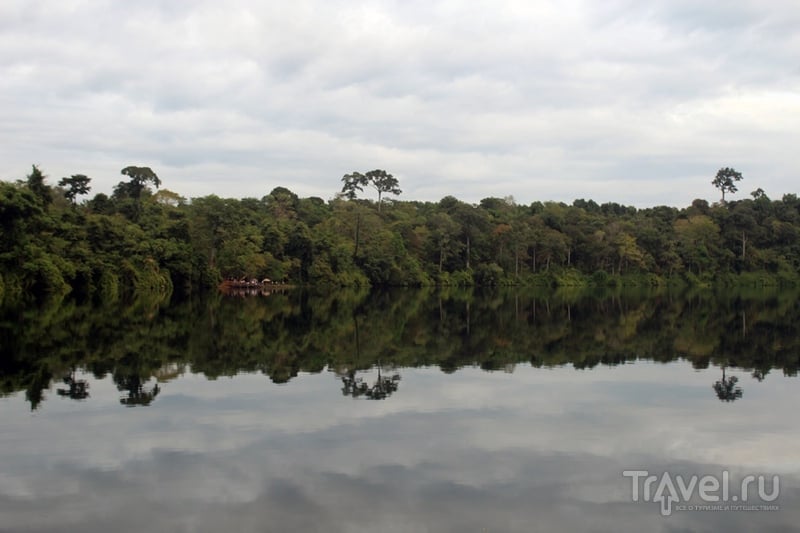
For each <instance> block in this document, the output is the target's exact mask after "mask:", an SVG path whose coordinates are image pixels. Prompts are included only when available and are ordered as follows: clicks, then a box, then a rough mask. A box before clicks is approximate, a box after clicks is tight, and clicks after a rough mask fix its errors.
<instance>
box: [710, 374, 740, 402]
mask: <svg viewBox="0 0 800 533" xmlns="http://www.w3.org/2000/svg"><path fill="white" fill-rule="evenodd" d="M738 382H739V378H737V377H736V376H730V377H727V378H726V377H725V367H724V366H723V367H722V379H721V380H719V381H717V382H716V383H714V391H715V392H716V393H717V398H719V400H720V401H722V402H733V401H736V400H738V399H739V398H741V397H742V388H741V387H740V386H738V385H737V383H738Z"/></svg>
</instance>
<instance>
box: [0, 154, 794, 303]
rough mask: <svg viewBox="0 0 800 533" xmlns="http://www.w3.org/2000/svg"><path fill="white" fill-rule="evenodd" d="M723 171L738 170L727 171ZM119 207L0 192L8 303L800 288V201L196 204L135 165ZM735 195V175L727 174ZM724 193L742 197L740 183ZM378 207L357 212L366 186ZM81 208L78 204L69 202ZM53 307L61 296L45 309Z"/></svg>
mask: <svg viewBox="0 0 800 533" xmlns="http://www.w3.org/2000/svg"><path fill="white" fill-rule="evenodd" d="M723 170H725V169H723ZM122 174H123V175H125V176H128V177H129V178H130V181H123V182H121V183H120V184H119V185H118V186H117V187H116V188H115V191H114V194H113V195H112V196H111V197H108V196H106V195H104V194H98V195H96V196H95V197H94V198H93V199H91V200H89V201H88V202H85V203H83V204H81V205H76V204H75V202H74V200H75V197H76V196H77V195H79V194H84V193H85V192H88V183H89V179H88V178H87V177H86V176H84V175H82V174H75V175H73V176H72V177H71V178H64V179H63V180H62V181H61V182H60V188H56V189H53V188H51V187H49V186H47V185H46V184H45V177H44V174H43V173H42V172H41V170H40V169H39V168H38V167H36V166H34V167H33V170H32V172H31V175H30V176H28V178H27V180H20V181H18V182H17V183H15V184H10V183H3V182H0V230H2V239H0V267H2V272H3V284H4V293H5V295H6V296H5V297H6V298H19V294H20V293H23V294H28V295H31V296H34V297H51V296H52V295H55V294H61V293H63V292H65V291H67V290H70V289H71V290H72V291H73V292H74V293H76V294H77V295H79V296H81V297H91V298H106V297H107V298H110V299H117V298H122V299H129V298H131V297H133V295H135V294H144V293H156V294H167V293H170V292H171V291H173V290H174V291H177V292H180V293H189V292H193V291H194V292H196V291H198V290H202V289H203V288H206V287H213V286H215V285H217V284H219V283H220V282H221V281H222V280H226V279H237V280H240V279H242V278H246V279H256V280H262V279H264V278H267V279H269V280H272V281H276V282H282V283H288V284H293V285H299V284H309V285H320V286H367V285H371V286H424V285H442V286H464V287H467V286H472V285H508V284H513V285H530V286H536V287H583V286H586V285H592V286H594V287H623V286H635V287H642V288H647V287H653V286H662V285H666V284H674V283H680V284H686V285H699V286H711V285H717V284H721V285H739V284H742V285H792V284H797V283H798V282H800V280H799V279H798V278H799V277H800V276H798V272H800V200H798V199H797V196H796V195H791V194H789V195H784V196H783V198H782V199H780V200H770V199H769V197H767V195H766V194H765V193H763V191H760V192H758V194H755V195H754V197H753V198H752V199H750V198H748V199H745V200H741V201H730V202H726V203H721V204H714V205H709V203H708V202H707V201H705V200H695V201H694V202H692V205H690V206H688V207H686V208H683V209H677V208H673V207H666V206H659V207H654V208H648V209H636V208H634V207H630V206H624V205H620V204H616V203H605V204H602V205H598V204H597V203H595V202H593V201H591V200H576V201H575V202H573V204H572V205H567V204H565V203H558V202H534V203H532V204H531V205H527V206H526V205H519V204H517V203H516V202H515V201H514V199H513V198H511V197H507V198H496V197H491V198H484V199H483V200H481V202H480V203H479V204H476V205H473V204H468V203H465V202H461V201H459V200H458V199H456V198H454V197H452V196H448V197H445V198H443V199H442V200H441V201H439V202H436V203H432V202H413V201H412V202H405V201H396V202H394V203H393V204H392V209H386V210H383V211H380V209H381V207H380V206H381V198H382V196H381V195H382V194H384V193H398V194H399V188H398V186H397V185H398V184H397V183H396V180H394V178H393V177H392V176H391V175H390V174H388V173H386V172H385V171H381V170H374V171H370V172H367V173H366V174H360V173H353V174H348V175H346V176H345V177H344V179H343V181H344V188H343V191H344V193H345V194H344V196H345V197H349V198H352V200H349V201H348V200H345V199H343V198H336V199H333V200H331V201H329V202H326V201H324V200H322V199H321V198H299V197H298V196H297V195H296V194H295V193H293V192H292V191H291V190H289V189H287V188H285V187H275V188H274V189H272V191H270V192H269V194H267V195H265V196H264V197H263V198H261V199H260V200H259V199H256V198H244V199H241V200H239V199H225V198H220V197H218V196H214V195H211V196H206V197H202V198H194V199H192V200H191V201H186V200H185V199H183V198H182V197H181V196H180V195H178V194H177V193H173V192H171V191H165V190H162V191H159V192H158V193H157V194H152V192H151V190H150V187H152V186H155V187H160V185H161V180H160V178H159V177H158V176H157V175H156V174H155V173H154V172H153V171H152V169H150V168H149V167H134V166H130V167H126V168H124V169H123V170H122ZM723 177H729V178H730V179H731V180H733V181H732V183H734V184H735V182H736V179H735V175H733V174H731V173H730V172H726V173H723ZM723 185H724V186H725V187H726V188H725V191H727V192H731V189H730V187H729V186H728V184H727V183H723ZM366 186H372V187H374V188H376V190H377V191H378V202H377V204H375V203H373V202H370V201H368V200H359V199H356V198H355V196H356V193H357V192H359V191H361V190H362V189H363V187H366ZM67 199H69V200H72V203H70V202H67ZM48 295H50V296H48Z"/></svg>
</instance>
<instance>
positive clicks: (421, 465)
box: [0, 290, 800, 532]
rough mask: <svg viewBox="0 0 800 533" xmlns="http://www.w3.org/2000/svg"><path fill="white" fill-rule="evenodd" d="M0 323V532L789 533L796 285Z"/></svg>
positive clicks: (293, 297) (52, 312)
mask: <svg viewBox="0 0 800 533" xmlns="http://www.w3.org/2000/svg"><path fill="white" fill-rule="evenodd" d="M0 317H1V321H0V343H2V344H0V348H1V349H2V352H1V353H2V356H1V358H0V384H1V385H2V393H3V395H4V396H3V397H2V398H0V424H2V428H3V431H2V433H0V531H121V532H125V531H142V530H149V531H209V532H210V531H226V530H227V531H390V532H391V531H415V532H416V531H684V530H690V531H720V530H728V531H753V530H760V531H791V530H795V529H796V524H797V523H798V520H800V508H799V507H798V503H799V502H800V500H799V499H798V498H799V497H800V451H799V449H798V442H800V426H799V425H798V423H797V420H798V418H797V414H796V411H797V407H796V406H797V404H798V399H800V389H798V380H797V377H796V372H797V366H798V362H800V302H799V301H798V299H797V295H796V294H793V293H790V292H772V293H769V292H758V291H753V292H751V293H733V292H727V293H722V294H713V293H703V292H699V293H688V294H687V293H683V294H670V293H661V294H625V295H619V294H595V295H580V294H577V293H570V292H566V293H564V292H562V293H552V294H546V295H543V294H533V293H525V292H515V291H505V292H504V291H494V292H486V293H472V292H469V291H446V292H441V291H419V290H413V291H412V290H409V291H393V292H376V293H365V292H361V293H355V292H344V291H343V292H337V293H333V294H327V295H312V294H308V293H301V292H299V291H295V292H289V293H285V294H271V295H269V296H255V297H226V298H220V297H216V296H215V297H213V298H204V299H196V300H193V301H186V302H180V303H172V304H166V303H163V302H152V301H140V302H135V303H133V304H130V305H122V304H117V305H106V306H91V305H78V304H75V303H74V302H56V303H53V304H52V305H44V306H39V307H35V308H33V307H29V308H27V310H25V311H20V310H19V309H4V310H3V311H2V314H1V315H0ZM632 470H633V471H645V470H646V471H647V472H648V475H657V476H658V479H659V480H662V474H664V473H665V472H666V473H667V474H668V475H669V477H670V479H671V480H672V479H674V478H675V476H677V475H679V474H680V475H681V476H683V478H685V479H689V478H691V476H698V477H702V476H709V477H714V478H716V479H722V478H723V472H724V476H726V477H729V478H730V480H731V483H730V485H731V487H732V489H731V490H730V494H733V495H736V496H738V495H739V494H741V491H740V490H739V487H740V484H741V480H742V479H743V478H744V477H745V476H748V475H754V476H759V475H762V476H764V477H765V478H766V479H767V480H768V483H767V485H770V486H769V487H767V488H774V487H772V486H771V485H772V480H773V476H776V475H777V476H778V477H779V493H778V494H776V493H775V492H774V490H773V494H774V495H775V496H776V497H775V499H773V500H770V501H767V500H765V499H762V498H761V497H760V495H759V494H758V493H757V492H756V491H755V489H753V490H751V491H750V493H749V500H748V502H747V505H746V506H745V505H742V502H736V503H734V502H733V500H731V496H730V495H729V496H728V499H727V501H725V502H717V503H716V504H715V503H713V502H709V501H707V500H706V499H704V498H701V497H700V496H699V493H698V492H697V491H695V492H694V493H692V494H691V497H690V498H689V499H688V500H683V499H680V498H679V499H678V501H672V502H670V505H671V506H670V509H669V511H670V512H669V514H667V515H666V516H662V512H661V510H662V506H663V505H664V504H665V501H666V500H665V499H664V498H661V499H658V498H656V497H655V490H656V486H657V484H658V483H656V484H654V485H652V487H651V491H650V498H649V499H648V501H641V500H643V499H645V498H642V497H640V501H638V502H634V501H633V496H632V492H633V484H632V479H631V477H630V476H629V477H626V476H625V475H623V472H624V471H632ZM638 488H639V490H640V491H642V490H643V489H644V487H643V485H638ZM745 492H747V491H745ZM661 494H662V495H663V494H664V493H663V492H662V493H661ZM717 494H719V493H717ZM640 496H641V494H640ZM691 505H693V506H698V505H706V506H714V505H716V506H718V507H717V508H716V509H715V510H711V509H710V507H706V508H704V510H697V509H696V507H695V508H694V509H692V510H690V508H689V507H690V506H691ZM723 505H727V506H728V507H727V510H720V509H722V506H723ZM736 505H738V506H739V507H740V509H736ZM776 507H777V509H776Z"/></svg>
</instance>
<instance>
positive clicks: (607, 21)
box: [0, 0, 800, 206]
mask: <svg viewBox="0 0 800 533" xmlns="http://www.w3.org/2000/svg"><path fill="white" fill-rule="evenodd" d="M798 28H800V2H798V1H797V0H728V1H725V2H722V1H720V2H702V1H699V0H661V1H652V2H643V1H640V0H608V1H606V0H604V1H603V2H597V1H579V0H562V1H559V2H554V1H553V2H541V1H534V0H523V1H515V0H493V1H491V2H490V1H488V0H487V1H483V0H474V1H440V2H437V1H424V2H422V1H417V0H402V1H373V2H359V1H349V0H292V1H291V2H286V1H280V2H279V1H270V2H248V1H242V0H226V1H225V2H219V1H213V2H212V1H207V2H206V1H195V0H191V1H189V0H161V1H158V0H139V1H136V2H126V1H117V2H115V1H99V0H98V1H79V0H57V1H55V0H54V1H35V0H2V2H0V179H3V180H15V179H19V178H24V177H25V175H26V174H27V173H28V172H29V171H30V165H31V164H34V163H35V164H37V165H40V167H41V168H42V170H43V171H44V172H45V174H46V175H48V176H49V177H50V183H51V184H55V182H56V181H57V180H58V179H59V178H61V177H63V176H67V175H71V174H77V173H82V174H87V175H89V176H90V177H91V178H92V185H93V191H92V194H94V193H96V192H106V193H108V192H110V191H111V189H112V187H113V186H114V185H115V184H116V183H117V182H119V181H120V180H122V179H123V176H121V175H120V169H122V168H123V167H125V166H127V165H139V166H150V167H151V168H152V169H153V170H154V171H155V172H156V173H157V174H158V175H159V177H160V178H161V179H162V181H163V187H165V188H168V189H170V190H173V191H176V192H178V193H180V194H182V195H183V196H186V197H196V196H204V195H207V194H217V195H220V196H224V197H245V196H252V197H258V198H260V197H262V196H263V195H265V194H267V193H268V192H269V191H270V190H271V189H272V188H274V187H276V186H286V187H288V188H290V189H292V190H293V191H294V192H296V193H297V194H299V195H300V196H312V195H313V196H320V197H322V198H325V199H329V198H332V197H333V196H334V195H335V194H336V192H337V191H338V190H339V189H340V186H341V183H340V180H341V177H342V175H343V174H345V173H349V172H352V171H356V170H357V171H362V172H365V171H368V170H371V169H373V168H384V169H386V170H387V171H389V172H391V173H393V174H394V175H395V177H397V178H398V179H399V180H400V185H401V188H402V189H403V195H402V196H401V198H404V199H414V200H434V201H436V200H439V199H440V198H442V197H443V196H446V195H454V196H456V197H458V198H460V199H462V200H465V201H470V202H476V201H478V200H480V199H481V198H484V197H487V196H507V195H513V196H514V197H515V199H516V200H517V202H520V203H530V202H532V201H534V200H557V201H565V202H568V203H569V202H572V200H573V199H575V198H593V199H594V200H596V201H598V202H605V201H616V202H620V203H626V204H633V205H637V206H648V205H657V204H670V205H678V206H684V205H688V203H690V202H691V200H692V199H694V198H706V199H709V200H716V199H717V198H718V197H719V195H718V193H717V191H716V190H715V189H714V188H713V187H712V186H711V184H710V181H711V179H712V178H713V176H714V174H715V173H716V171H717V170H718V169H719V168H720V167H722V166H732V167H734V168H736V169H737V170H739V171H741V172H742V173H743V174H744V177H745V179H744V181H743V182H742V183H741V184H740V191H739V193H738V194H737V195H735V196H734V198H743V197H746V196H747V195H748V193H749V192H750V191H752V190H754V189H756V188H758V187H761V188H763V189H764V190H765V191H766V192H767V194H768V195H769V196H770V197H772V198H780V197H781V196H782V195H783V194H784V193H787V192H794V193H797V192H800V191H798V189H800V187H798V186H797V184H798V178H799V177H800V172H798V167H799V166H800V165H799V164H798V162H797V159H796V157H797V154H796V151H797V149H798V147H800V30H798Z"/></svg>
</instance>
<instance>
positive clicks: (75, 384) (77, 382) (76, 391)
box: [56, 369, 89, 400]
mask: <svg viewBox="0 0 800 533" xmlns="http://www.w3.org/2000/svg"><path fill="white" fill-rule="evenodd" d="M62 381H63V382H64V384H65V385H66V386H67V388H66V389H62V388H59V389H57V390H56V392H57V393H58V395H59V396H65V397H67V398H69V399H71V400H85V399H86V398H88V397H89V383H87V381H86V380H85V379H75V370H74V369H73V370H72V371H71V372H70V373H69V374H67V375H66V376H64V377H63V378H62Z"/></svg>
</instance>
